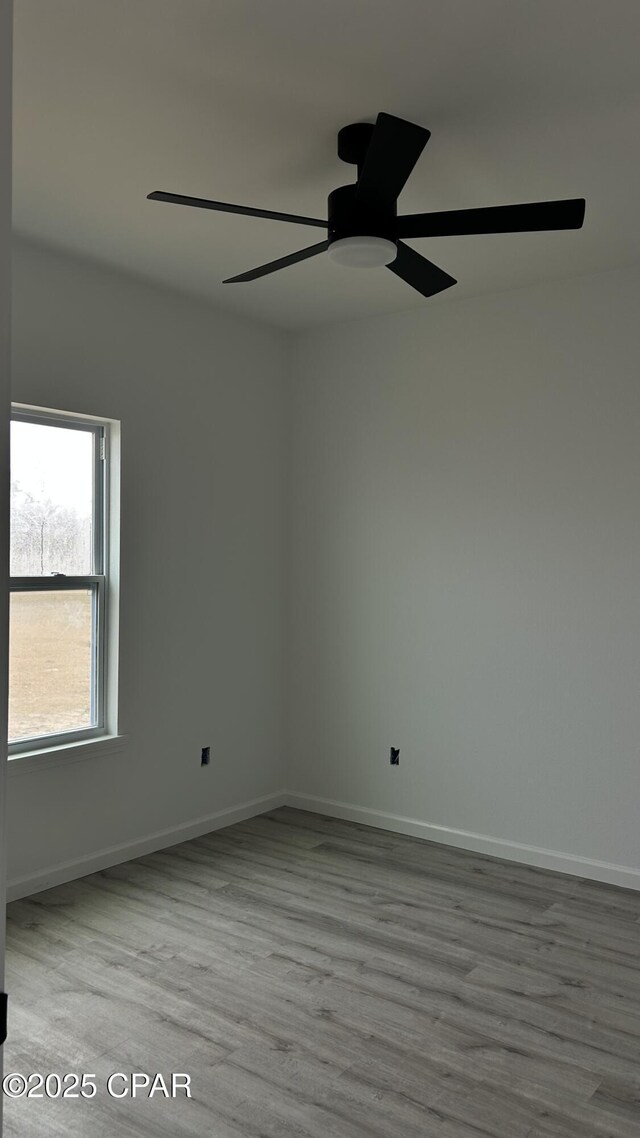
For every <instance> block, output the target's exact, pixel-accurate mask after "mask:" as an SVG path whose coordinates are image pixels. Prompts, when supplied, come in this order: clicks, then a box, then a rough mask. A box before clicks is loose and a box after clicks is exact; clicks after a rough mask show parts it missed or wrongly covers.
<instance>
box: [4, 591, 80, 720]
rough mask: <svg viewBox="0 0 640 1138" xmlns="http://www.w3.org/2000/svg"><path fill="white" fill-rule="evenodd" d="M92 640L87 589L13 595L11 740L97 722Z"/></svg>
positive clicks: (10, 702) (10, 657)
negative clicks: (93, 705)
mask: <svg viewBox="0 0 640 1138" xmlns="http://www.w3.org/2000/svg"><path fill="white" fill-rule="evenodd" d="M91 636H92V597H91V593H90V592H89V591H88V590H87V589H72V590H69V589H67V590H63V589H60V590H56V591H48V592H14V593H12V595H11V628H10V656H9V667H10V675H11V680H10V699H9V739H10V740H17V739H25V738H30V737H32V736H38V735H49V734H53V733H54V732H56V731H69V730H74V729H78V728H83V727H88V726H89V725H90V724H91Z"/></svg>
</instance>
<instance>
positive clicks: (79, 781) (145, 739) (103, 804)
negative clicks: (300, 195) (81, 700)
mask: <svg viewBox="0 0 640 1138" xmlns="http://www.w3.org/2000/svg"><path fill="white" fill-rule="evenodd" d="M13 379H14V383H13V398H14V399H15V400H16V401H19V402H25V403H31V404H34V405H37V406H45V407H51V406H53V407H56V408H61V409H64V410H69V411H77V412H84V413H89V414H95V415H103V416H106V417H110V418H115V419H119V420H121V422H122V451H123V453H122V545H121V553H122V560H121V586H122V596H121V625H120V660H121V668H120V730H121V732H122V733H123V734H124V735H125V736H126V740H125V746H124V748H123V749H122V750H120V751H118V752H113V753H111V754H103V755H101V756H99V757H95V758H88V759H87V758H85V759H83V761H82V762H76V763H73V764H71V765H69V764H67V765H48V766H47V767H42V766H40V767H36V769H33V768H30V767H29V766H28V764H27V762H26V761H23V760H17V761H16V763H15V764H13V763H12V764H10V767H11V777H10V780H9V842H10V863H9V877H10V881H11V882H12V883H14V885H16V888H17V891H18V892H22V891H25V890H26V891H28V890H29V889H30V888H33V887H34V885H39V886H42V884H44V883H45V881H44V878H43V875H45V877H46V875H49V876H50V877H51V878H52V879H55V878H56V873H57V876H58V877H59V876H60V866H61V865H62V866H65V865H66V870H64V869H63V871H62V876H74V875H78V874H79V873H81V872H82V871H83V869H85V870H86V869H87V868H91V867H92V866H93V864H94V862H92V861H91V859H92V858H94V857H95V855H96V854H100V852H101V851H105V850H106V851H108V850H112V849H113V848H114V847H119V849H120V852H119V854H118V853H116V855H114V856H113V857H112V858H111V860H117V859H118V857H120V858H121V859H122V858H125V857H126V856H127V852H128V850H129V846H130V845H131V843H136V842H138V843H139V842H140V841H142V840H144V839H146V838H147V837H151V838H152V839H153V835H157V834H158V833H160V832H163V831H167V833H166V835H165V837H164V839H162V840H159V841H157V842H156V844H160V845H162V844H165V845H166V844H170V843H171V841H172V840H173V841H175V840H177V838H178V837H179V836H180V834H179V833H178V832H177V831H178V830H179V827H180V826H185V825H188V824H190V823H192V822H198V820H201V819H205V820H206V818H207V817H209V816H213V815H215V814H217V813H218V812H220V811H225V810H228V809H231V808H234V807H236V806H242V805H243V804H245V803H247V802H249V801H252V800H254V799H257V798H262V797H263V796H268V795H271V794H274V793H279V792H281V790H282V787H283V785H284V767H283V761H284V755H283V714H284V711H283V668H284V661H283V654H282V653H283V608H282V602H283V576H282V575H283V553H284V537H283V532H284V531H283V526H284V519H283V509H284V486H283V478H284V455H285V446H284V439H283V431H284V423H285V419H284V410H283V408H284V397H285V381H284V344H283V340H282V338H281V337H280V336H279V335H278V334H276V333H275V332H273V331H271V330H268V329H266V328H263V327H261V326H260V325H257V324H252V323H249V322H244V321H242V320H239V319H236V318H230V317H225V316H223V315H220V314H218V313H216V312H213V311H212V310H211V309H210V307H208V306H206V305H204V304H203V305H199V304H198V303H197V302H191V301H189V300H188V299H184V298H181V297H180V296H179V295H177V294H176V295H174V294H172V293H170V292H168V291H167V292H165V291H162V290H160V289H154V288H153V287H150V286H147V285H145V284H143V283H138V282H136V281H135V280H132V279H130V278H127V277H125V276H121V275H119V274H118V273H116V272H112V271H108V270H104V269H100V268H95V267H93V266H91V265H90V264H87V263H83V262H81V261H78V260H74V259H72V258H70V257H65V256H62V255H58V254H57V253H54V252H52V251H48V250H46V249H44V248H41V247H37V246H35V245H31V244H28V243H26V242H24V241H19V242H18V243H17V245H16V249H15V260H14V377H13ZM205 744H210V745H211V748H212V763H211V765H210V766H209V767H208V768H201V766H200V748H201V747H202V746H203V745H205ZM212 825H213V823H212ZM212 825H211V826H209V827H207V826H206V825H203V826H202V827H201V828H202V829H206V828H212ZM103 860H104V859H103ZM16 883H17V884H16ZM15 891H16V890H15V889H14V892H15Z"/></svg>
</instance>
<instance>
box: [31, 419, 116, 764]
mask: <svg viewBox="0 0 640 1138" xmlns="http://www.w3.org/2000/svg"><path fill="white" fill-rule="evenodd" d="M108 451H109V424H108V423H107V422H100V421H98V420H93V419H88V418H86V419H85V418H80V417H78V416H74V415H66V414H60V413H57V412H55V413H54V412H48V411H40V410H35V409H32V408H23V407H21V408H20V409H14V411H13V413H12V417H11V548H10V570H9V571H10V574H11V578H10V589H11V593H10V647H9V750H10V753H11V752H13V753H16V752H21V751H26V750H35V749H39V748H45V747H53V746H57V745H59V744H61V743H71V742H75V741H81V740H84V739H91V738H93V737H95V736H98V735H103V734H105V732H106V674H107V671H106V644H107V635H106V634H107V597H108V587H107V586H108V575H107V570H108V564H109V561H108V552H109V551H108V536H109V535H108V524H107V521H108V516H109V515H108V509H107V492H108V485H109V480H108Z"/></svg>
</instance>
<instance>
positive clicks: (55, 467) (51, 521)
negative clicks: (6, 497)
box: [10, 419, 96, 577]
mask: <svg viewBox="0 0 640 1138" xmlns="http://www.w3.org/2000/svg"><path fill="white" fill-rule="evenodd" d="M93 447H94V432H93V431H91V430H76V429H75V428H70V427H62V426H60V427H59V426H50V425H49V424H45V423H25V422H22V421H21V420H19V419H14V420H13V421H12V423H11V564H10V573H11V576H12V577H40V576H49V575H50V574H51V573H65V574H66V575H67V576H84V575H86V574H89V573H93V572H96V570H95V569H94V566H93V526H94V517H93V512H94V506H93V500H94V495H93V478H94V458H93V455H94V450H93Z"/></svg>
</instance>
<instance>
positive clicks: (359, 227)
mask: <svg viewBox="0 0 640 1138" xmlns="http://www.w3.org/2000/svg"><path fill="white" fill-rule="evenodd" d="M430 134H431V132H430V131H428V130H426V128H425V127H422V126H417V125H416V124H415V123H411V122H407V121H406V119H400V118H396V116H395V115H388V114H385V113H384V112H382V113H381V114H379V115H378V117H377V119H376V121H375V124H373V123H352V124H351V125H350V126H345V127H343V128H342V130H341V131H339V133H338V157H339V158H341V159H342V161H343V162H348V163H350V164H351V165H354V166H357V168H358V177H357V179H356V181H355V183H353V184H351V185H348V186H340V187H339V188H338V189H336V190H333V191H332V193H330V194H329V202H328V211H327V212H328V220H327V221H322V220H321V219H320V218H316V217H300V216H298V215H296V214H292V213H275V212H273V211H272V210H269V209H252V208H251V207H249V206H244V205H231V204H229V203H228V202H216V201H209V200H208V199H206V198H192V197H185V196H184V195H182V194H170V193H164V192H163V191H162V190H155V191H154V193H152V194H149V195H148V197H149V198H150V199H151V200H152V201H163V202H174V203H176V204H177V205H189V206H197V207H198V208H199V209H214V210H221V211H222V212H223V213H240V214H246V215H248V216H249V217H268V218H271V219H273V220H275V221H289V222H293V223H294V224H296V225H312V226H316V227H317V228H319V229H326V230H327V231H328V232H327V239H326V240H325V241H320V242H319V243H318V244H317V245H309V246H308V247H307V248H306V249H300V250H298V252H296V253H290V254H289V256H288V257H280V258H279V259H278V260H277V261H270V262H269V263H268V264H266V265H260V266H259V268H257V269H250V270H249V271H248V272H246V273H240V274H239V276H236V277H229V278H228V279H227V280H226V281H224V282H223V283H224V284H235V283H237V282H239V281H253V280H256V278H258V277H264V276H266V275H267V274H268V273H274V272H276V271H277V270H278V269H284V268H286V267H287V266H288V265H295V264H296V263H297V262H298V261H306V260H307V258H308V257H315V256H317V255H318V254H319V253H324V252H327V253H328V255H329V257H330V258H331V260H332V261H335V262H336V263H337V264H340V265H347V266H350V267H352V268H376V267H382V266H386V267H387V268H388V269H391V272H392V273H395V275H396V276H397V277H401V279H402V280H403V281H406V283H407V284H409V285H411V287H412V288H415V289H417V291H418V292H420V293H422V295H423V296H433V295H434V294H435V293H437V292H442V291H443V290H444V289H446V288H450V287H451V285H454V284H456V283H457V282H456V281H455V279H454V278H453V277H452V276H450V275H449V273H445V272H444V270H443V269H439V268H438V266H437V265H434V264H433V263H432V262H431V261H428V260H427V258H426V257H423V256H421V254H420V253H416V252H415V250H414V249H411V248H410V247H409V246H408V245H405V244H404V241H403V240H402V238H408V239H409V240H412V239H413V238H417V237H447V236H458V235H462V234H467V233H524V232H532V231H535V230H537V231H540V230H548V229H580V227H581V226H582V223H583V220H584V210H585V201H584V198H570V199H567V200H565V201H553V202H532V203H529V204H527V205H503V206H488V207H484V208H481V209H454V210H445V211H442V212H437V213H412V214H405V216H404V217H402V216H400V217H398V214H397V203H398V197H399V195H400V193H401V191H402V189H403V187H404V185H405V183H406V181H407V179H408V177H409V175H410V174H411V171H412V170H413V168H414V166H415V164H416V162H417V161H418V158H419V157H420V155H421V154H422V151H423V150H424V147H425V146H426V144H427V142H428V140H429V137H430Z"/></svg>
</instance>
